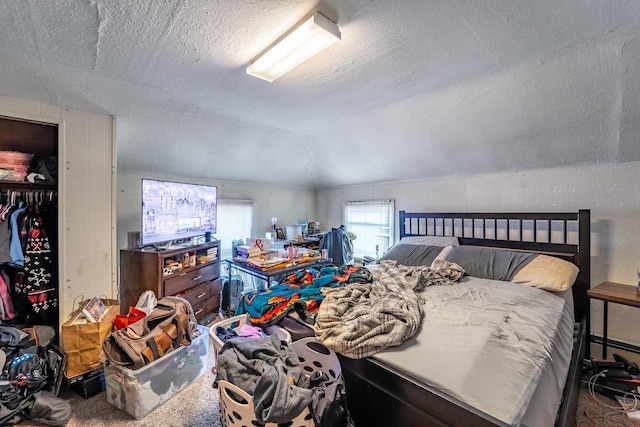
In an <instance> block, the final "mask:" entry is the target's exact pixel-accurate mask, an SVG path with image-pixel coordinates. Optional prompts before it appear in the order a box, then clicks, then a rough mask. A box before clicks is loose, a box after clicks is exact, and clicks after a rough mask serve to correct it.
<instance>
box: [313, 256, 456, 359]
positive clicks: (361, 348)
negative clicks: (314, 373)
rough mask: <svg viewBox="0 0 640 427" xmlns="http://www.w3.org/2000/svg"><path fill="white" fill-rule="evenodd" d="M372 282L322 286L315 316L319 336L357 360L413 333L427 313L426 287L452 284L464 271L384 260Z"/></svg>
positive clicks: (444, 263)
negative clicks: (425, 310)
mask: <svg viewBox="0 0 640 427" xmlns="http://www.w3.org/2000/svg"><path fill="white" fill-rule="evenodd" d="M371 273H372V276H373V282H372V283H371V284H368V283H366V284H365V283H352V284H350V285H348V286H344V287H340V288H323V289H322V293H323V295H324V300H323V301H322V304H321V305H320V308H319V311H318V313H317V316H316V322H315V325H314V330H315V333H316V336H317V337H318V339H320V341H322V343H323V344H324V345H325V346H327V347H328V348H330V349H332V350H334V351H336V352H338V353H341V354H343V355H345V356H347V357H351V358H353V359H359V358H363V357H367V356H370V355H372V354H375V353H377V352H379V351H381V350H384V349H385V348H388V347H392V346H396V345H399V344H401V343H402V342H403V341H405V340H406V339H408V338H410V337H411V336H413V335H414V334H415V333H416V331H417V330H418V327H419V326H420V321H421V319H422V314H423V308H422V306H423V304H424V303H425V300H424V298H423V297H422V295H420V294H419V292H420V291H422V290H423V289H424V288H425V287H426V286H433V285H452V284H454V283H456V282H457V281H458V280H460V278H461V277H462V275H463V274H464V270H463V269H462V267H460V266H459V265H458V264H454V263H450V262H448V261H444V260H436V261H435V262H434V264H433V266H432V267H428V266H415V267H408V266H403V265H399V264H398V263H397V262H396V261H387V260H385V261H381V262H380V264H379V268H372V269H371Z"/></svg>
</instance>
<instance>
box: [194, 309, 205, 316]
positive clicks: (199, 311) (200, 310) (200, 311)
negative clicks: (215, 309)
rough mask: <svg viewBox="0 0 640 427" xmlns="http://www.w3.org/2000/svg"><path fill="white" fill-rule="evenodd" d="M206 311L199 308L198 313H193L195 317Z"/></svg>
mask: <svg viewBox="0 0 640 427" xmlns="http://www.w3.org/2000/svg"><path fill="white" fill-rule="evenodd" d="M203 311H204V308H199V309H198V311H196V312H195V313H193V314H194V315H195V316H197V315H198V314H200V313H202V312H203Z"/></svg>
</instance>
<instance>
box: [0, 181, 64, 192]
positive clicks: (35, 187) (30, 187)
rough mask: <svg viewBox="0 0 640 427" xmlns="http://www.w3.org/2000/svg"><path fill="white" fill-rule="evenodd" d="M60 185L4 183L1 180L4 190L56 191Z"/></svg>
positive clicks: (0, 184) (19, 182)
mask: <svg viewBox="0 0 640 427" xmlns="http://www.w3.org/2000/svg"><path fill="white" fill-rule="evenodd" d="M57 188H58V185H57V184H56V183H55V182H36V183H34V184H32V183H30V182H23V181H3V180H0V189H2V190H26V191H28V190H56V189H57Z"/></svg>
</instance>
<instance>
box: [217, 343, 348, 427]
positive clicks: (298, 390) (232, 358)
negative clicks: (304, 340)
mask: <svg viewBox="0 0 640 427" xmlns="http://www.w3.org/2000/svg"><path fill="white" fill-rule="evenodd" d="M218 380H224V381H227V382H229V383H231V384H233V385H235V386H237V387H239V388H240V389H242V390H243V391H245V392H246V393H248V394H249V395H251V396H252V397H253V409H254V413H255V417H256V421H257V422H258V423H261V424H265V423H287V422H289V421H290V420H292V419H293V418H295V417H296V416H298V415H299V414H300V413H301V412H302V411H303V410H304V409H305V408H309V409H310V411H311V414H312V416H313V418H314V422H315V424H316V425H319V426H323V427H353V421H352V420H351V417H350V415H349V412H348V409H347V402H346V390H345V386H344V380H343V378H342V375H340V376H339V377H338V378H337V379H335V380H332V379H330V378H329V376H328V375H327V374H326V373H323V372H321V371H318V372H315V373H314V374H313V375H312V376H306V375H305V373H304V370H303V368H302V367H301V365H300V361H299V359H298V356H297V355H296V353H295V351H294V350H293V349H292V348H291V347H290V346H289V345H288V344H287V343H286V342H284V341H281V340H280V339H279V338H278V337H277V336H276V335H271V336H269V337H265V338H244V337H236V338H232V339H229V340H228V341H227V342H226V343H225V344H224V346H223V347H222V349H221V350H220V353H219V355H218V366H217V376H216V380H215V381H216V382H217V381H218Z"/></svg>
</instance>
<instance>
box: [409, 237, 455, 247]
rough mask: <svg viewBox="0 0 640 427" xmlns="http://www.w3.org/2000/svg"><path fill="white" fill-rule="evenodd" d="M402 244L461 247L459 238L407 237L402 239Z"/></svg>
mask: <svg viewBox="0 0 640 427" xmlns="http://www.w3.org/2000/svg"><path fill="white" fill-rule="evenodd" d="M400 241H401V242H402V243H411V244H413V245H428V246H443V247H444V246H460V242H459V241H458V238H457V237H453V236H407V237H403V238H402V239H400Z"/></svg>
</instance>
